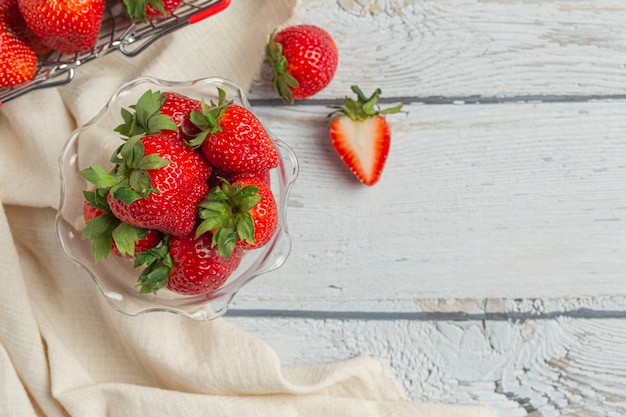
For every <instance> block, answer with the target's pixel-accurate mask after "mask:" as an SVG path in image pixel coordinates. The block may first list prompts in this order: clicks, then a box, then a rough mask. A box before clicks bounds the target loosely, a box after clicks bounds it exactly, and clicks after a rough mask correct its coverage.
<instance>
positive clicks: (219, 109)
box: [185, 87, 233, 149]
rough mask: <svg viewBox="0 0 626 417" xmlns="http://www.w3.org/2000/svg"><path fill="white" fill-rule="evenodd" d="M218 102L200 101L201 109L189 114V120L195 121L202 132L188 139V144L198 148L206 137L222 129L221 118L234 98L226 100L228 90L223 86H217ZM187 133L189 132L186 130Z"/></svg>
mask: <svg viewBox="0 0 626 417" xmlns="http://www.w3.org/2000/svg"><path fill="white" fill-rule="evenodd" d="M217 95H218V102H217V103H215V102H213V100H211V101H210V106H208V105H207V104H206V102H205V101H204V99H202V100H201V101H200V106H201V110H200V111H197V110H196V111H192V112H191V113H190V114H189V120H190V121H191V123H193V124H194V125H195V126H196V127H197V128H198V129H200V133H198V134H197V135H194V136H193V138H192V139H191V140H189V141H187V146H189V147H191V148H194V149H195V148H198V147H200V146H201V145H202V143H204V140H205V139H206V137H207V136H208V135H210V134H212V133H219V132H221V131H222V127H221V126H220V123H219V122H220V118H221V117H222V115H223V114H224V112H226V109H227V108H228V106H230V105H231V104H233V101H232V100H229V101H226V92H225V91H224V90H222V89H221V88H219V87H218V88H217ZM185 133H187V132H185Z"/></svg>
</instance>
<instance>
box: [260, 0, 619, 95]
mask: <svg viewBox="0 0 626 417" xmlns="http://www.w3.org/2000/svg"><path fill="white" fill-rule="evenodd" d="M624 21H626V4H625V3H624V2H622V1H619V0H596V1H534V0H533V1H524V0H486V1H480V0H443V1H440V0H426V1H411V0H385V1H382V0H338V1H337V0H307V1H302V2H301V4H300V6H299V8H298V10H297V15H296V18H295V20H294V23H312V24H317V25H320V26H322V27H324V28H326V29H327V30H328V31H329V32H330V33H331V35H332V36H333V37H334V38H335V40H336V42H337V45H338V48H339V51H340V58H339V67H338V69H337V72H336V74H335V78H334V79H333V81H332V83H331V84H330V85H329V86H328V87H327V88H326V89H325V90H323V91H322V92H321V93H319V94H318V95H317V96H316V98H330V99H335V98H338V97H342V96H344V95H346V94H350V85H352V84H354V83H357V84H359V85H361V86H362V87H363V88H364V89H367V90H371V89H374V88H376V87H381V88H382V89H383V93H384V94H386V95H389V96H396V97H400V96H406V97H422V98H424V97H499V98H503V99H504V98H510V97H517V98H519V97H522V98H523V97H526V96H529V97H530V98H540V97H550V96H553V95H558V96H572V97H571V98H575V97H577V96H594V95H599V96H618V97H624V95H625V94H626V67H625V66H624V63H625V62H626V29H625V27H624V24H623V23H624ZM266 75H267V74H265V75H264V77H260V82H259V83H257V85H256V87H255V88H254V89H253V93H254V95H255V96H265V97H270V96H273V95H272V94H271V90H270V89H269V88H268V87H269V85H268V83H266V82H265V81H264V80H266V79H267V77H266Z"/></svg>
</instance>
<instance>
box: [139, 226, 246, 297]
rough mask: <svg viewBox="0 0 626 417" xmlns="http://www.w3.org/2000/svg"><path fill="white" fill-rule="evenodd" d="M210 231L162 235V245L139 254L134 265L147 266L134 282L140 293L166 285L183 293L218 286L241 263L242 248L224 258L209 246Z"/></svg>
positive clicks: (199, 292) (187, 293)
mask: <svg viewBox="0 0 626 417" xmlns="http://www.w3.org/2000/svg"><path fill="white" fill-rule="evenodd" d="M212 240H213V238H212V236H211V234H210V233H207V234H202V235H200V236H198V237H196V234H195V233H191V234H189V235H187V236H182V237H174V236H172V237H169V236H167V237H166V238H165V241H164V244H163V245H162V246H159V247H157V248H154V249H151V250H149V251H148V252H146V253H143V254H139V255H138V256H137V258H136V260H135V267H139V266H141V265H144V264H145V265H147V266H146V268H144V270H143V271H142V273H141V275H140V276H139V280H138V281H137V283H136V284H135V285H136V286H138V287H140V292H141V293H144V294H145V293H156V292H157V291H158V290H159V289H161V288H164V287H166V288H167V289H169V290H170V291H173V292H176V293H179V294H184V295H195V294H209V293H211V292H213V291H215V290H217V289H218V288H219V287H221V286H222V285H223V284H224V282H226V280H227V279H228V277H229V276H230V275H231V274H232V273H233V271H234V270H235V269H237V267H238V266H239V264H240V263H241V259H242V257H243V254H244V250H243V249H242V248H239V247H237V248H235V249H234V250H233V251H232V253H231V255H230V257H229V258H228V259H225V258H224V257H223V256H222V255H220V254H219V253H218V250H217V248H214V247H212Z"/></svg>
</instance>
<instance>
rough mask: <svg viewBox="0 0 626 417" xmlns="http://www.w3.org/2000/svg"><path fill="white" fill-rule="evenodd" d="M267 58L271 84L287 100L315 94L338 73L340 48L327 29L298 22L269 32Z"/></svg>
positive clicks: (290, 100) (291, 100)
mask: <svg viewBox="0 0 626 417" xmlns="http://www.w3.org/2000/svg"><path fill="white" fill-rule="evenodd" d="M266 62H267V63H268V64H269V66H270V67H271V68H272V86H273V88H274V90H275V91H276V92H277V93H278V94H279V95H280V96H281V97H282V98H283V99H284V100H286V101H288V102H291V103H293V101H294V99H303V98H306V97H309V96H312V95H314V94H316V93H317V92H319V91H320V90H322V89H323V88H324V87H326V86H327V85H328V84H329V83H330V81H331V80H332V79H333V76H334V75H335V71H336V69H337V64H338V62H339V51H338V50H337V45H336V44H335V41H334V40H333V38H332V37H331V36H330V34H329V33H328V32H327V31H325V30H324V29H322V28H320V27H318V26H313V25H296V26H291V27H288V28H285V29H283V30H281V31H279V32H278V33H276V32H274V33H272V35H270V39H269V42H268V43H267V47H266Z"/></svg>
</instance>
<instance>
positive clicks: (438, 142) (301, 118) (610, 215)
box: [226, 0, 626, 417]
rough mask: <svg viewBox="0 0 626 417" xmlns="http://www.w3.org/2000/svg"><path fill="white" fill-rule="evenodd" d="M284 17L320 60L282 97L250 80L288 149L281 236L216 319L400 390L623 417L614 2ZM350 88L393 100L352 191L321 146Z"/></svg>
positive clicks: (284, 353)
mask: <svg viewBox="0 0 626 417" xmlns="http://www.w3.org/2000/svg"><path fill="white" fill-rule="evenodd" d="M296 22H297V23H300V22H302V23H314V24H318V25H320V26H322V27H325V28H327V29H328V30H329V32H331V33H332V34H333V36H334V37H335V40H336V41H337V43H338V46H339V48H340V53H341V56H340V66H339V68H338V71H337V74H336V76H335V79H334V80H333V82H332V83H331V84H330V85H329V86H328V88H326V89H325V90H323V91H322V92H321V93H320V94H318V95H317V96H316V97H314V98H313V99H311V100H308V101H306V102H303V103H299V104H297V105H295V106H289V105H284V104H282V103H281V102H280V101H278V100H272V98H274V97H275V96H274V95H273V93H272V92H271V90H270V89H269V84H268V82H267V80H266V79H265V78H264V77H265V76H266V75H267V74H264V73H262V74H260V75H259V80H258V81H257V82H256V83H255V84H254V86H253V88H252V90H251V94H250V96H251V98H252V99H253V103H256V104H255V108H256V110H257V112H258V114H259V116H261V118H262V119H263V121H264V122H265V123H267V125H268V127H269V128H270V129H271V130H272V131H273V132H274V133H275V134H277V135H278V136H279V137H281V138H282V139H283V140H285V141H286V142H287V143H289V144H291V145H292V146H293V147H294V149H295V150H296V152H297V154H298V156H299V158H300V163H301V172H300V177H299V179H298V182H297V183H296V186H295V189H294V191H293V193H292V198H291V201H290V205H289V215H288V219H289V227H290V232H291V235H292V237H293V241H294V245H293V251H292V253H291V256H290V258H289V260H288V261H287V263H286V264H285V265H284V266H283V267H282V268H281V269H280V270H278V271H277V272H275V273H272V274H270V275H267V276H263V277H261V278H259V279H257V280H255V281H253V282H252V283H250V284H249V285H248V286H247V287H245V288H244V289H243V290H242V291H241V292H240V293H239V294H238V295H237V297H236V299H235V302H234V304H233V308H232V310H231V313H230V314H229V315H227V316H226V319H227V320H230V321H231V322H233V323H235V324H236V325H238V326H240V327H242V328H244V329H245V330H247V331H248V332H251V333H253V334H256V335H257V336H258V337H260V338H262V339H264V340H265V341H267V343H269V344H270V345H271V346H272V347H274V348H275V349H276V351H277V352H278V354H279V356H280V357H281V359H282V360H283V362H284V363H285V364H287V365H289V364H297V365H300V364H308V363H316V362H319V361H333V360H339V359H344V358H348V357H351V356H354V355H358V354H362V353H368V354H372V355H374V356H378V357H381V358H383V359H385V360H386V361H387V362H388V363H389V365H390V367H391V368H392V369H393V371H394V372H395V373H396V375H397V376H398V379H399V380H400V382H401V384H402V385H403V387H404V388H405V390H406V393H407V396H408V397H409V398H411V399H413V400H416V401H436V402H453V403H477V402H480V403H486V404H490V405H492V406H494V407H495V408H496V409H497V410H498V411H499V413H500V416H512V417H518V416H531V417H540V416H541V417H548V416H611V417H614V416H623V415H626V411H625V410H626V391H625V390H624V386H626V301H625V300H626V298H625V297H626V272H625V271H626V222H625V220H626V219H624V212H625V210H626V182H625V179H626V47H625V45H626V26H625V25H624V22H626V3H624V2H622V1H617V0H614V1H610V0H597V1H572V0H570V1H567V0H553V1H534V0H487V1H479V0H438V1H435V0H421V1H412V0H403V1H401V0H398V1H394V0H302V2H301V4H300V6H299V13H298V14H297V17H296ZM355 83H357V84H359V85H360V86H361V87H362V88H363V90H364V91H365V92H366V93H367V92H369V91H371V90H373V89H374V88H376V87H381V88H382V90H383V97H384V98H386V99H387V100H388V102H389V103H390V104H391V103H394V102H397V101H402V102H404V103H405V111H404V112H403V113H401V114H398V115H394V116H391V117H390V121H391V122H392V131H393V143H392V149H391V154H390V156H389V160H388V163H387V167H386V168H385V172H384V174H383V177H382V179H381V181H380V182H379V183H378V184H377V185H376V186H374V187H372V188H367V187H364V186H362V185H360V184H359V183H357V182H356V180H354V178H352V176H351V174H349V172H348V171H347V170H346V169H345V168H344V167H343V166H342V165H341V162H340V161H339V159H338V158H337V157H336V155H335V154H334V151H333V150H332V147H331V146H330V144H329V141H328V138H327V130H326V119H325V115H326V114H327V112H328V109H327V108H326V107H325V105H326V104H328V103H330V102H333V103H338V102H339V101H340V100H341V99H342V98H343V97H344V96H345V95H346V94H351V93H350V85H352V84H355ZM268 100H269V101H268ZM477 101H478V102H481V103H483V104H472V103H475V102H477ZM463 103H465V104H463Z"/></svg>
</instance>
